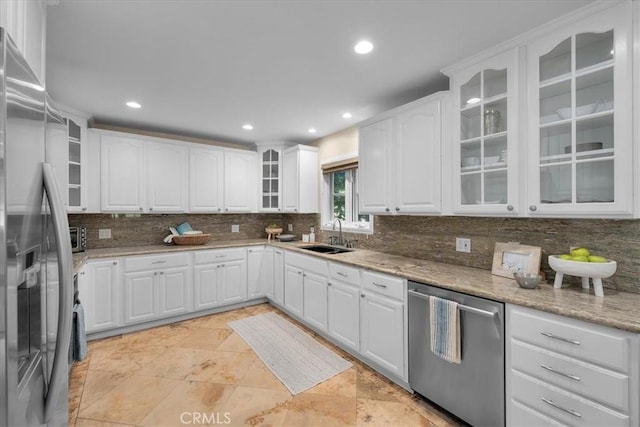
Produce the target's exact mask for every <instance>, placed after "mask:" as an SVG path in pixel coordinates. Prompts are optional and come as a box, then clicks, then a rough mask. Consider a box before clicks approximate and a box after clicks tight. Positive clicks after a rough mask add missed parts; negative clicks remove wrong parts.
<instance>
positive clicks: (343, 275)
mask: <svg viewBox="0 0 640 427" xmlns="http://www.w3.org/2000/svg"><path fill="white" fill-rule="evenodd" d="M336 274H337V275H338V276H342V277H349V275H348V274H344V273H343V272H342V271H337V272H336Z"/></svg>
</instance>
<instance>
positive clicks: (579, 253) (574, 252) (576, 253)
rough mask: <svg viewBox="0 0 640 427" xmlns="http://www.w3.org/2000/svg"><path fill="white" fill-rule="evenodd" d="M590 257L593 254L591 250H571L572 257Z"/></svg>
mask: <svg viewBox="0 0 640 427" xmlns="http://www.w3.org/2000/svg"><path fill="white" fill-rule="evenodd" d="M589 255H591V253H590V252H589V249H587V248H575V249H571V256H574V257H575V256H585V257H588V256H589Z"/></svg>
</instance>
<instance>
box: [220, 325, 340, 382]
mask: <svg viewBox="0 0 640 427" xmlns="http://www.w3.org/2000/svg"><path fill="white" fill-rule="evenodd" d="M228 325H229V326H230V327H231V328H233V330H234V331H236V332H237V333H238V335H240V336H241V337H242V339H244V340H245V341H246V342H247V344H249V346H250V347H251V348H252V349H253V351H255V352H256V354H257V355H258V357H260V359H262V361H263V362H264V363H265V365H267V367H268V368H269V369H270V370H271V372H273V374H274V375H275V376H276V377H278V379H279V380H280V381H281V382H282V384H284V386H285V387H287V388H288V389H289V391H290V392H291V394H292V395H296V394H298V393H302V392H303V391H305V390H308V389H310V388H311V387H313V386H315V385H317V384H320V383H321V382H323V381H326V380H328V379H329V378H331V377H333V376H334V375H337V374H339V373H340V372H342V371H345V370H347V369H349V368H350V367H351V363H350V362H348V361H346V360H344V359H343V358H341V357H340V356H338V355H337V354H335V353H334V352H333V351H331V350H329V349H328V348H326V347H325V346H323V345H322V344H320V343H318V342H317V341H316V340H314V339H313V338H312V337H310V336H309V335H308V334H306V333H305V332H303V331H302V330H301V329H300V328H298V327H297V326H295V325H294V324H292V323H291V322H289V321H287V320H285V319H283V318H282V317H280V316H278V315H277V314H275V313H266V314H259V315H257V316H252V317H247V318H246V319H241V320H234V321H232V322H229V323H228Z"/></svg>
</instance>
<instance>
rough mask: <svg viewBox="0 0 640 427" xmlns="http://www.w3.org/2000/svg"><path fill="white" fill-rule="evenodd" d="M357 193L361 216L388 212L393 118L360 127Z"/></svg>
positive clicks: (390, 187) (390, 190) (390, 191)
mask: <svg viewBox="0 0 640 427" xmlns="http://www.w3.org/2000/svg"><path fill="white" fill-rule="evenodd" d="M359 135H360V136H359V152H360V154H359V163H358V175H359V178H360V180H359V182H358V191H359V194H360V198H359V200H360V213H364V214H384V213H390V212H391V209H390V204H391V203H390V202H391V200H392V199H391V197H392V194H391V193H392V186H393V184H392V176H391V152H390V147H391V144H392V143H393V126H392V119H390V118H389V119H385V120H381V121H379V122H376V123H373V124H370V125H368V126H364V127H362V128H360V131H359Z"/></svg>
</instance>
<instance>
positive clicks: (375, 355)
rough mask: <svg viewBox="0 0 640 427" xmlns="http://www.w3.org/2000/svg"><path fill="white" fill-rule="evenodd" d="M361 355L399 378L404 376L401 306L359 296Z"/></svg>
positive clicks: (377, 298)
mask: <svg viewBox="0 0 640 427" xmlns="http://www.w3.org/2000/svg"><path fill="white" fill-rule="evenodd" d="M360 300H361V305H360V315H361V318H360V319H361V322H360V325H361V333H362V334H361V336H360V353H361V354H363V355H364V356H365V357H367V358H368V359H370V360H371V361H373V362H375V363H376V364H378V365H379V366H380V367H382V368H384V369H385V370H387V371H388V372H389V373H391V374H393V375H395V376H396V377H398V378H402V377H403V376H404V354H405V351H404V321H403V318H404V304H402V303H401V302H399V301H396V300H392V299H389V298H385V297H382V296H379V295H376V294H373V293H370V292H366V293H365V292H362V293H361V298H360Z"/></svg>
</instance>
